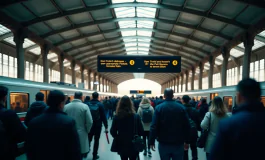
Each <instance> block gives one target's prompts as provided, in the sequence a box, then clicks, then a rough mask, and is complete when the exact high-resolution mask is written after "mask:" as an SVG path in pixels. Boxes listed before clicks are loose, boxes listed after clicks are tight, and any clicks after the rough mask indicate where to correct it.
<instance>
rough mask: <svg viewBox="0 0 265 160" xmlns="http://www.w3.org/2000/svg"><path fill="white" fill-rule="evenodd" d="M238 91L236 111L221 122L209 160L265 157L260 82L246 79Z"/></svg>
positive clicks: (263, 112)
mask: <svg viewBox="0 0 265 160" xmlns="http://www.w3.org/2000/svg"><path fill="white" fill-rule="evenodd" d="M236 92H237V93H236V103H237V106H238V107H237V109H236V112H235V114H233V115H232V117H230V118H227V119H224V120H222V121H221V122H220V124H219V130H218V132H217V135H216V141H215V143H214V144H213V147H212V151H211V152H210V158H209V159H211V160H224V159H225V160H235V159H240V160H250V159H253V160H254V159H265V155H264V150H265V145H264V142H265V136H264V135H265V128H264V126H265V109H264V106H263V104H262V103H261V102H260V95H261V88H260V84H259V83H258V82H256V81H255V80H254V79H243V80H242V81H240V82H239V83H238V85H237V87H236Z"/></svg>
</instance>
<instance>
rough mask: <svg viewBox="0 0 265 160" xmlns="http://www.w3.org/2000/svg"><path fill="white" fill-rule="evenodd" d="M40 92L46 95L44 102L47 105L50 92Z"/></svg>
mask: <svg viewBox="0 0 265 160" xmlns="http://www.w3.org/2000/svg"><path fill="white" fill-rule="evenodd" d="M40 92H41V93H43V94H44V102H45V103H47V99H48V95H49V94H50V91H48V90H40Z"/></svg>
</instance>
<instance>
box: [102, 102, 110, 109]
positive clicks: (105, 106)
mask: <svg viewBox="0 0 265 160" xmlns="http://www.w3.org/2000/svg"><path fill="white" fill-rule="evenodd" d="M103 105H104V108H105V109H112V104H111V102H110V100H104V101H103Z"/></svg>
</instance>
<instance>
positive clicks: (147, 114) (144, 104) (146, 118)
mask: <svg viewBox="0 0 265 160" xmlns="http://www.w3.org/2000/svg"><path fill="white" fill-rule="evenodd" d="M137 113H138V114H139V116H140V117H141V119H142V122H143V126H144V143H145V146H146V140H147V145H148V147H145V150H144V155H145V156H146V155H147V150H146V149H147V148H148V156H149V157H151V156H152V153H151V150H150V145H149V131H150V126H151V122H152V118H153V115H154V109H153V107H152V106H151V103H150V100H149V99H148V98H143V99H142V101H141V103H140V105H139V108H138V111H137Z"/></svg>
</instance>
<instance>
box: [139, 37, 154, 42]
mask: <svg viewBox="0 0 265 160" xmlns="http://www.w3.org/2000/svg"><path fill="white" fill-rule="evenodd" d="M138 41H139V42H150V41H151V39H140V38H139V39H138Z"/></svg>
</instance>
